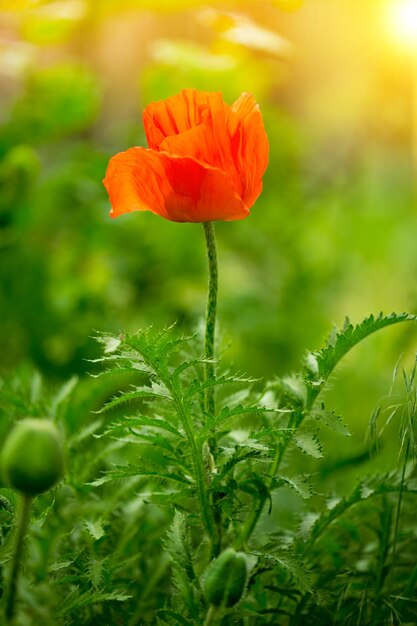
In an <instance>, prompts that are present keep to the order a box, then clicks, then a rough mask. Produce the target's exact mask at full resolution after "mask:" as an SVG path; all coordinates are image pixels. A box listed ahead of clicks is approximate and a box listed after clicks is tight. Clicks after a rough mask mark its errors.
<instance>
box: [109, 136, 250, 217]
mask: <svg viewBox="0 0 417 626" xmlns="http://www.w3.org/2000/svg"><path fill="white" fill-rule="evenodd" d="M103 183H104V186H105V187H106V189H107V191H108V194H109V197H110V202H111V204H112V211H111V213H110V215H111V216H112V217H118V216H119V215H121V214H122V213H130V212H131V211H152V212H153V213H156V214H158V215H161V216H162V217H165V218H166V219H168V220H172V221H174V222H208V221H212V220H236V219H243V218H244V217H247V215H249V210H248V208H247V207H246V206H245V204H244V203H243V202H242V200H241V198H240V196H239V195H238V194H237V193H236V192H235V189H234V186H233V182H232V181H231V179H230V178H229V177H228V176H227V174H226V173H225V172H223V171H222V170H220V169H218V168H215V167H211V166H209V165H205V164H203V163H200V162H198V161H196V160H194V159H192V158H190V157H179V156H174V155H171V154H168V153H166V152H156V151H154V150H146V149H145V148H130V149H129V150H127V151H126V152H121V153H119V154H116V155H115V156H114V157H113V158H112V159H111V160H110V163H109V166H108V168H107V172H106V177H105V179H104V181H103Z"/></svg>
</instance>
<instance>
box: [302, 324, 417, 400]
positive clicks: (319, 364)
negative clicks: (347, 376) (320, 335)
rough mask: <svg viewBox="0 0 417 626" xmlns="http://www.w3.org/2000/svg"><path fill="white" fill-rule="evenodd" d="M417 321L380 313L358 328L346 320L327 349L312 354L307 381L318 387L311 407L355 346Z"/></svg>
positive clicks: (313, 392)
mask: <svg viewBox="0 0 417 626" xmlns="http://www.w3.org/2000/svg"><path fill="white" fill-rule="evenodd" d="M416 319H417V317H416V316H415V315H411V314H409V313H400V314H396V313H391V314H390V315H383V314H382V313H380V314H379V315H378V316H377V317H374V316H373V315H370V316H369V317H367V318H366V319H364V320H363V321H362V322H361V323H360V324H357V325H356V326H354V325H353V324H352V323H351V322H350V321H349V320H348V319H346V321H345V325H344V327H343V329H342V330H341V331H339V332H337V333H334V334H333V335H332V336H331V338H329V340H328V342H327V346H326V347H325V348H323V349H322V350H318V351H317V352H312V353H311V355H310V357H309V360H308V362H307V364H306V378H307V381H308V382H309V383H310V384H313V385H314V384H317V385H318V387H316V388H315V389H314V390H312V391H310V403H309V404H310V407H311V406H312V403H313V402H314V400H315V398H316V397H317V395H318V393H319V391H320V389H321V387H322V386H323V384H324V382H325V381H326V380H327V379H328V378H329V376H330V374H331V373H332V371H333V370H334V368H335V367H336V366H337V364H338V363H339V362H340V361H341V359H342V358H343V357H344V356H345V355H346V354H347V353H348V352H349V351H350V350H351V349H352V348H353V347H354V346H356V345H357V344H358V343H360V342H361V341H362V340H363V339H365V338H366V337H369V335H371V334H373V333H375V332H376V331H378V330H382V329H383V328H387V327H388V326H392V325H394V324H398V323H401V322H407V321H416ZM313 358H314V359H315V366H314V368H312V367H311V359H313Z"/></svg>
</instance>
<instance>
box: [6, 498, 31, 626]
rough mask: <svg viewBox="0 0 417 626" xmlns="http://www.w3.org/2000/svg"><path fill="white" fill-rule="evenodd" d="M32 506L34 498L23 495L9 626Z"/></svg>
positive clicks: (8, 605)
mask: <svg viewBox="0 0 417 626" xmlns="http://www.w3.org/2000/svg"><path fill="white" fill-rule="evenodd" d="M31 504H32V498H31V497H30V496H27V495H23V499H22V505H21V510H20V517H19V521H18V526H17V535H16V543H15V549H14V554H13V560H12V570H11V572H10V580H9V588H8V593H7V599H6V623H7V624H8V623H10V622H11V621H12V620H13V617H14V614H15V599H16V590H17V580H18V577H19V569H20V563H21V560H22V552H23V543H24V540H25V536H26V531H27V528H28V526H29V520H30V508H31Z"/></svg>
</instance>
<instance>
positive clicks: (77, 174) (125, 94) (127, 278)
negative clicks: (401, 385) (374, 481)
mask: <svg viewBox="0 0 417 626" xmlns="http://www.w3.org/2000/svg"><path fill="white" fill-rule="evenodd" d="M0 75H1V79H0V102H1V107H0V278H1V284H0V318H1V325H0V334H1V338H0V341H1V345H0V355H1V370H2V373H3V374H4V376H5V377H6V380H7V379H8V377H10V375H12V374H13V373H14V372H16V371H17V372H19V371H33V370H36V371H39V372H40V373H41V374H42V375H43V376H44V377H45V378H46V379H47V380H49V381H51V382H52V383H54V382H60V381H63V380H65V379H67V378H68V377H70V376H73V375H78V376H80V377H81V378H84V377H86V374H87V372H88V371H89V367H90V366H89V364H88V363H87V362H86V360H87V359H91V358H93V357H94V356H96V355H97V354H98V352H99V349H98V347H97V345H96V343H95V341H94V340H93V339H92V338H91V337H92V335H93V334H94V331H110V332H119V331H120V330H130V331H133V330H135V329H139V328H143V327H146V326H148V325H150V324H154V325H155V326H156V327H160V326H163V325H165V324H167V323H171V322H172V321H175V320H176V321H177V322H178V324H179V325H180V326H181V327H183V328H184V329H187V331H189V330H190V328H195V327H196V326H198V325H201V323H202V316H203V314H204V308H205V297H206V275H207V272H206V258H205V250H204V241H203V235H202V229H201V227H200V226H199V225H198V224H175V223H171V222H167V221H164V220H163V219H161V218H159V217H157V216H155V215H153V214H151V213H133V214H130V215H125V216H122V217H121V218H118V219H116V220H111V219H110V218H109V210H110V206H109V202H108V198H107V195H106V192H105V190H104V187H103V186H102V184H101V180H102V178H103V177H104V174H105V170H106V166H107V163H108V160H109V158H110V156H112V155H113V154H115V153H116V152H120V151H122V150H125V149H127V148H128V147H130V146H133V145H145V137H144V133H143V127H142V120H141V111H142V109H143V108H144V107H145V106H146V104H147V103H149V102H151V101H153V100H157V99H161V98H165V97H167V96H169V95H172V94H174V93H177V92H178V91H180V90H181V89H183V88H185V87H196V88H199V89H205V90H213V91H221V92H223V94H224V99H225V100H226V101H227V102H229V103H230V104H231V103H232V102H233V101H234V100H235V99H236V98H237V97H238V96H239V95H240V93H241V92H242V91H250V92H252V93H253V94H254V95H255V97H256V99H257V101H258V102H259V104H260V106H261V110H262V112H263V115H264V120H265V125H266V129H267V133H268V135H269V139H270V145H271V151H270V164H269V168H268V171H267V174H266V176H265V179H264V191H263V194H262V196H261V197H260V198H259V200H258V201H257V203H256V205H255V206H254V208H253V210H252V214H251V216H250V217H249V218H247V219H245V220H242V221H239V222H229V223H218V224H217V226H216V229H217V235H218V248H219V261H220V304H219V321H220V326H219V330H220V336H221V344H222V348H223V352H224V354H223V358H224V359H225V362H226V363H228V362H230V361H232V362H233V364H234V366H235V367H236V368H237V369H239V370H240V371H246V372H248V373H250V374H251V375H253V376H256V377H258V376H259V377H264V378H267V379H271V378H273V377H274V376H276V375H282V374H285V373H290V372H292V371H293V370H295V369H296V368H297V367H298V366H299V364H300V362H301V360H302V358H303V355H304V353H305V351H306V349H307V348H309V349H316V348H319V347H321V346H322V345H323V343H324V340H325V337H326V335H327V334H328V333H329V332H330V331H331V329H332V326H333V324H337V325H338V326H341V325H342V324H343V321H344V318H345V316H346V315H348V316H349V317H350V318H351V319H352V320H353V321H355V322H356V321H360V320H361V319H362V318H363V317H365V316H367V315H368V314H370V313H378V312H379V311H381V310H383V311H384V312H386V313H389V312H391V311H397V312H400V311H403V310H407V311H409V312H414V313H415V312H416V311H417V281H416V278H417V246H416V241H417V213H416V208H417V207H416V176H415V174H416V171H417V2H416V1H415V0H369V1H368V2H357V0H338V1H337V2H334V1H333V0H305V2H304V3H302V2H301V0H275V1H272V0H270V1H267V0H265V1H256V0H253V1H247V2H244V1H237V0H235V1H233V0H230V1H226V0H225V1H224V2H220V1H219V2H206V3H203V2H198V1H194V2H193V1H191V0H188V1H186V0H182V1H181V0H176V2H171V1H170V0H162V1H159V2H158V1H151V0H149V1H143V0H125V1H124V2H116V0H97V1H96V2H93V1H92V0H56V1H52V2H45V1H35V0H34V1H32V2H29V1H25V0H10V1H7V0H0ZM416 348H417V328H415V327H414V325H412V324H410V325H404V326H402V327H399V328H398V329H390V330H387V331H384V333H381V335H380V336H375V337H374V338H372V339H370V340H368V342H367V343H366V344H364V345H363V346H361V347H359V348H358V349H357V351H356V352H354V353H353V354H352V355H351V357H350V358H349V360H348V362H347V364H346V365H345V368H344V369H342V371H341V372H340V373H339V376H338V377H337V378H336V379H335V381H334V386H333V389H332V390H331V391H330V398H329V404H330V405H331V406H332V408H335V409H336V410H339V411H341V412H342V413H343V414H344V417H345V419H346V421H347V423H348V424H349V427H350V429H351V430H352V431H353V433H356V434H357V439H356V441H357V446H358V447H359V448H360V447H361V446H362V445H363V437H364V434H365V432H366V424H367V420H368V418H369V415H370V413H371V411H372V409H373V408H374V406H375V403H376V402H378V400H379V398H380V397H381V396H382V395H384V394H385V393H386V392H387V391H388V389H389V386H390V382H391V377H392V371H393V369H394V367H395V364H396V363H397V361H398V359H399V358H400V357H401V355H403V356H402V358H403V362H404V363H405V364H406V365H407V364H408V363H411V362H412V361H413V359H414V354H415V352H416Z"/></svg>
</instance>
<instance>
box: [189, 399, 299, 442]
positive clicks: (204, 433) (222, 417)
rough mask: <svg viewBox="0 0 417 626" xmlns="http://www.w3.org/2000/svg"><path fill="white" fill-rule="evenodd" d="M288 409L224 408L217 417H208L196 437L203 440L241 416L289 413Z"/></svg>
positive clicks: (254, 405) (251, 406)
mask: <svg viewBox="0 0 417 626" xmlns="http://www.w3.org/2000/svg"><path fill="white" fill-rule="evenodd" d="M290 412H291V411H290V409H278V408H271V407H266V406H260V405H256V404H252V405H247V406H245V405H242V404H238V405H237V406H234V407H229V406H225V407H224V408H223V409H222V410H221V411H220V413H218V414H217V415H213V416H210V417H209V418H208V419H207V421H206V423H205V424H204V426H203V427H202V429H201V430H200V432H199V433H198V436H199V437H200V438H202V439H205V438H206V437H208V436H209V435H210V433H212V432H215V431H216V430H217V429H218V428H219V427H220V426H221V425H222V424H224V423H225V422H228V421H229V420H232V419H233V418H235V417H241V416H242V415H259V416H262V415H264V414H265V413H290Z"/></svg>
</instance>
